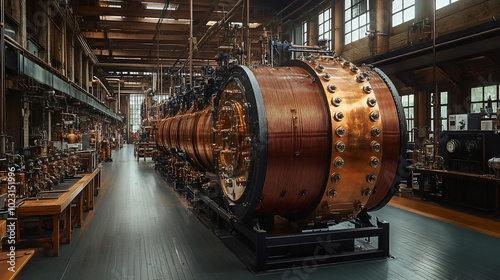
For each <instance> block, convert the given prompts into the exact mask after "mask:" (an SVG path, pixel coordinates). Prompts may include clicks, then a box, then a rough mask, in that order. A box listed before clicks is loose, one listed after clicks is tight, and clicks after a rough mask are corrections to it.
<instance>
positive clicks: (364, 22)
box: [344, 0, 370, 45]
mask: <svg viewBox="0 0 500 280" xmlns="http://www.w3.org/2000/svg"><path fill="white" fill-rule="evenodd" d="M368 12H369V4H368V0H346V1H345V19H344V24H345V25H344V26H345V44H346V45H347V44H349V43H352V42H354V41H357V40H359V39H361V38H364V37H366V36H367V35H366V31H367V30H368V27H369V26H368V25H369V22H370V21H369V14H368Z"/></svg>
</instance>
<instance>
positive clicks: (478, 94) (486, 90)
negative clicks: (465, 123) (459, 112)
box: [470, 85, 500, 113]
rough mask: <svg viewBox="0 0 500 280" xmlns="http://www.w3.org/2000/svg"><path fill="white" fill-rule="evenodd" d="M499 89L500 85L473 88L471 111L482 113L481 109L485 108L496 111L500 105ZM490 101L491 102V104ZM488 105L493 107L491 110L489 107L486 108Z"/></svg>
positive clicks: (487, 110) (492, 111)
mask: <svg viewBox="0 0 500 280" xmlns="http://www.w3.org/2000/svg"><path fill="white" fill-rule="evenodd" d="M499 90H500V85H493V86H484V87H473V88H471V96H470V99H471V106H470V112H471V113H481V109H485V110H486V112H490V113H495V112H496V109H497V108H498V106H499V105H500V96H499ZM490 99H491V101H490ZM490 102H491V104H489V103H490ZM487 107H491V111H490V110H489V108H488V109H486V108H487Z"/></svg>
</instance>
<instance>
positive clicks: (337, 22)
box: [332, 1, 344, 55]
mask: <svg viewBox="0 0 500 280" xmlns="http://www.w3.org/2000/svg"><path fill="white" fill-rule="evenodd" d="M332 7H333V10H332V14H333V19H334V20H333V22H334V26H333V27H334V28H333V29H332V30H333V42H332V46H333V47H334V50H335V52H337V54H339V55H342V53H343V51H344V1H335V5H333V6H332Z"/></svg>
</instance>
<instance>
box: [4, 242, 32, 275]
mask: <svg viewBox="0 0 500 280" xmlns="http://www.w3.org/2000/svg"><path fill="white" fill-rule="evenodd" d="M15 252H16V267H15V272H12V271H10V270H9V267H10V264H8V263H7V261H8V260H9V256H7V254H8V253H9V252H0V280H10V279H14V278H15V277H16V276H17V274H18V273H19V271H21V269H22V268H23V267H24V266H25V265H26V263H27V262H28V261H29V260H30V259H31V257H33V254H34V253H35V250H33V249H28V250H16V251H15Z"/></svg>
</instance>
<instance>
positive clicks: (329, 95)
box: [156, 57, 406, 221]
mask: <svg viewBox="0 0 500 280" xmlns="http://www.w3.org/2000/svg"><path fill="white" fill-rule="evenodd" d="M218 100H219V101H218V103H217V104H216V105H215V108H211V107H210V106H207V107H205V108H204V109H203V110H201V111H195V109H191V110H190V111H187V112H182V113H178V114H177V115H175V116H170V117H167V118H165V119H163V120H161V121H160V122H159V123H158V127H157V132H156V142H157V145H158V147H159V148H160V150H161V151H163V152H164V153H167V154H175V153H178V152H185V154H186V158H187V160H188V161H189V162H190V163H191V164H192V165H194V166H196V167H197V168H198V170H201V171H211V172H214V173H215V174H216V175H217V178H218V185H219V187H220V188H221V190H222V192H223V194H224V198H225V201H226V205H227V207H228V208H229V209H230V210H231V211H232V212H233V213H234V214H235V215H236V217H237V218H239V219H244V218H245V217H250V216H255V215H282V216H284V217H286V218H289V219H291V220H297V219H305V220H307V221H318V220H319V221H325V220H335V221H341V220H345V219H350V218H353V217H355V216H356V215H357V214H358V213H359V212H360V211H361V210H362V209H365V208H366V209H367V210H375V209H379V208H380V207H383V206H384V205H385V204H386V203H387V202H388V200H389V199H390V198H391V197H392V194H393V192H394V190H395V189H396V186H397V184H398V183H399V179H400V178H399V177H398V175H397V174H398V170H399V169H401V168H402V167H403V165H404V159H403V158H402V157H401V155H402V154H403V152H404V151H405V150H406V149H405V147H404V146H405V143H406V139H405V137H406V126H405V120H404V114H403V111H402V106H401V103H400V99H399V96H398V93H397V92H396V90H395V88H394V86H393V85H392V83H391V82H390V80H389V79H388V78H387V77H386V76H385V75H384V74H383V73H382V72H381V71H380V70H378V69H376V68H370V67H357V66H355V65H352V64H350V63H349V62H346V61H343V60H341V59H338V58H332V57H326V58H319V59H311V60H307V61H298V60H297V61H291V62H290V63H289V65H288V66H285V67H269V66H259V67H251V68H249V67H245V66H237V67H234V68H232V69H231V70H230V75H229V78H228V79H227V80H226V82H225V84H224V86H223V89H222V91H221V93H220V94H219V98H218ZM212 110H213V111H214V114H212V113H211V112H212ZM212 115H214V119H213V120H212Z"/></svg>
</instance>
